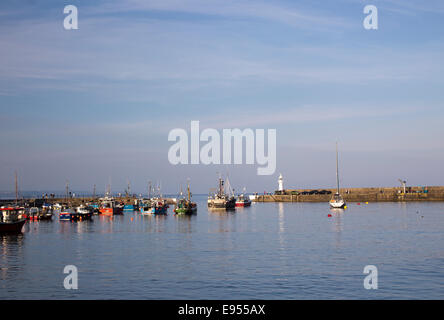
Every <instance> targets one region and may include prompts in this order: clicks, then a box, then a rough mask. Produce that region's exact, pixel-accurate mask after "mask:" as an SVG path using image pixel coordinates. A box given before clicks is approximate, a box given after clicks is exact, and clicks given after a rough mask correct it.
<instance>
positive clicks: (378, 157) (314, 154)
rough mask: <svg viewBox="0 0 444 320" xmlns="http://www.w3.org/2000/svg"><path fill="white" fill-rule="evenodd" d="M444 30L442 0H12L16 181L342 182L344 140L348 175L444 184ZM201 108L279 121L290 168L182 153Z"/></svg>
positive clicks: (9, 168) (79, 185) (261, 185)
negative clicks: (367, 23) (173, 154)
mask: <svg viewBox="0 0 444 320" xmlns="http://www.w3.org/2000/svg"><path fill="white" fill-rule="evenodd" d="M68 4H74V5H76V6H77V7H78V10H79V29H78V30H70V31H67V30H64V28H63V19H64V17H65V15H64V14H63V7H64V6H65V5H68ZM366 4H373V5H375V6H376V7H377V8H378V12H379V29H378V30H373V31H369V30H365V29H364V28H363V26H362V21H363V19H364V17H365V15H364V13H363V8H364V6H365V5H366ZM443 40H444V3H443V2H442V1H427V2H424V1H419V0H399V1H398V0H385V1H377V0H365V1H358V0H337V1H326V0H322V1H321V0H318V1H316V0H311V1H242V0H237V1H234V0H233V1H230V0H225V1H211V0H190V1H187V0H183V1H177V0H176V1H168V0H154V1H136V0H134V1H91V0H88V1H74V0H73V1H64V2H60V1H20V2H18V1H2V2H1V3H0V61H1V62H0V110H1V113H0V119H1V122H2V126H1V127H0V132H1V140H0V148H1V150H2V153H1V156H0V164H1V165H0V174H1V175H0V190H11V189H13V182H14V170H17V171H18V173H19V176H20V187H21V189H22V190H63V188H64V184H65V181H66V180H67V179H68V180H69V181H70V184H71V186H72V188H73V189H75V190H90V189H92V185H93V184H96V185H97V187H98V189H104V188H105V185H106V184H107V183H108V181H109V180H110V179H111V181H112V186H113V190H114V191H119V190H121V189H123V188H124V187H125V185H126V181H127V179H129V180H130V181H131V182H132V185H133V189H134V190H136V191H137V190H140V191H142V190H144V189H145V186H146V184H147V181H148V180H152V181H162V186H163V188H164V191H165V192H176V190H177V189H178V185H179V183H180V182H183V183H185V181H186V179H187V178H190V179H191V182H192V184H193V186H194V190H195V192H203V193H205V192H207V191H208V188H209V187H213V185H214V184H215V183H216V179H217V174H216V172H229V174H230V176H231V180H232V184H233V185H235V186H236V188H238V189H240V188H242V187H244V186H246V187H247V190H248V191H251V192H253V191H258V192H263V191H264V190H266V191H272V190H274V189H275V188H276V185H277V177H278V175H279V173H280V172H282V173H283V175H284V178H285V185H286V187H297V188H311V187H333V186H334V184H335V162H334V161H335V154H334V148H335V142H336V141H339V143H340V151H341V154H340V155H341V176H342V183H343V185H344V186H350V187H352V186H393V185H397V179H398V178H403V179H407V181H408V184H409V185H442V184H444V183H443V182H444V181H443V180H444V173H443V172H444V171H443V170H442V164H443V163H444V150H443V147H444V143H443V142H442V137H443V136H444V135H443V131H444V129H443V125H442V123H443V120H444V111H443V110H444V109H443V96H444V93H443V92H444V90H443V87H444V80H443V79H444V78H443V76H442V74H443V71H444V66H443V49H444V41H443ZM191 120H200V123H201V126H202V127H210V128H216V129H222V128H265V129H266V128H275V129H277V164H278V166H277V170H276V174H275V175H273V176H257V175H256V168H255V167H254V166H245V165H244V166H239V165H238V166H191V165H190V166H176V167H174V166H172V165H170V164H169V162H168V159H167V152H168V148H169V147H170V146H171V145H172V143H171V142H168V140H167V137H168V132H169V131H170V130H171V129H174V128H184V129H187V130H189V126H190V121H191ZM102 191H103V190H102Z"/></svg>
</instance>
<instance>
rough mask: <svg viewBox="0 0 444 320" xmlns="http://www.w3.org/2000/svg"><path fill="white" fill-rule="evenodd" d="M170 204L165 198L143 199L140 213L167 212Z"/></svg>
mask: <svg viewBox="0 0 444 320" xmlns="http://www.w3.org/2000/svg"><path fill="white" fill-rule="evenodd" d="M167 209H168V204H167V203H166V201H165V200H163V199H149V200H143V201H142V202H141V204H140V213H141V214H145V215H149V214H167Z"/></svg>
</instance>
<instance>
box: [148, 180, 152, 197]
mask: <svg viewBox="0 0 444 320" xmlns="http://www.w3.org/2000/svg"><path fill="white" fill-rule="evenodd" d="M151 189H152V186H151V180H150V181H148V199H151Z"/></svg>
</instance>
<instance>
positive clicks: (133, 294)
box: [0, 196, 444, 299]
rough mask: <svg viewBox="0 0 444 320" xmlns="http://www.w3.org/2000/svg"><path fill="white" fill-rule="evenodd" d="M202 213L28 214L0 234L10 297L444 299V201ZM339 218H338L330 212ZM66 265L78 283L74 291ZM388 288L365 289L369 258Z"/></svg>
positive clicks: (3, 294)
mask: <svg viewBox="0 0 444 320" xmlns="http://www.w3.org/2000/svg"><path fill="white" fill-rule="evenodd" d="M194 200H195V201H196V202H197V205H198V211H197V215H195V216H174V215H173V212H172V207H170V209H168V213H169V214H168V216H141V215H140V214H139V213H136V212H125V214H124V215H122V216H114V217H109V216H94V217H93V221H81V222H69V221H59V220H58V216H57V215H54V217H53V220H52V221H40V222H38V221H36V222H30V221H28V222H27V223H26V225H25V227H24V229H23V233H22V234H20V235H0V250H1V256H0V299H443V298H444V203H443V202H411V203H368V204H365V203H361V204H360V205H358V204H357V203H349V204H348V208H347V209H346V210H345V211H332V210H330V209H329V207H328V204H327V203H253V204H252V206H251V207H249V208H241V209H237V210H236V211H233V212H224V211H215V212H211V211H208V209H207V207H206V197H205V196H196V197H194ZM329 215H331V216H329ZM66 265H74V266H76V267H77V270H78V289H77V290H67V289H65V288H64V285H63V283H64V279H65V277H66V276H67V274H64V273H63V270H64V267H65V266H66ZM367 265H374V266H376V267H377V269H378V289H376V290H367V289H365V288H364V285H363V283H364V278H365V277H366V276H367V275H366V274H364V273H363V270H364V267H365V266H367Z"/></svg>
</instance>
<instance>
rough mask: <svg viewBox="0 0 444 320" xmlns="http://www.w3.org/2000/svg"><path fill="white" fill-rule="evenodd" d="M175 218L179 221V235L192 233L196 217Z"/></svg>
mask: <svg viewBox="0 0 444 320" xmlns="http://www.w3.org/2000/svg"><path fill="white" fill-rule="evenodd" d="M174 218H175V219H176V221H177V224H176V231H177V232H179V233H192V232H193V223H192V221H194V220H195V219H196V215H175V216H174Z"/></svg>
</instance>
